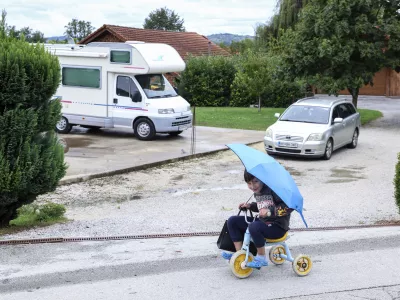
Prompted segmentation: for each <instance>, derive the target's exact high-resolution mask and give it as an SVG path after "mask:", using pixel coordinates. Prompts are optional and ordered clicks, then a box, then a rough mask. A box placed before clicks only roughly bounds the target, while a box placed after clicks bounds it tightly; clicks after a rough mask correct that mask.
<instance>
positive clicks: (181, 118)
mask: <svg viewBox="0 0 400 300" xmlns="http://www.w3.org/2000/svg"><path fill="white" fill-rule="evenodd" d="M187 118H189V116H185V117H179V118H175V119H177V120H183V119H187Z"/></svg>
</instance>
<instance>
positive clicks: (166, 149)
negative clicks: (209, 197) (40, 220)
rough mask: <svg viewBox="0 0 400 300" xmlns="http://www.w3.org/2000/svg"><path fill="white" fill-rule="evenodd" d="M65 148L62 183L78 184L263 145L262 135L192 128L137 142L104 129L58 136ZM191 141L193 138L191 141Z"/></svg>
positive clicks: (130, 135)
mask: <svg viewBox="0 0 400 300" xmlns="http://www.w3.org/2000/svg"><path fill="white" fill-rule="evenodd" d="M59 136H60V138H62V139H63V141H64V142H65V143H66V144H67V147H66V150H67V152H66V153H65V161H66V163H67V164H68V165H69V168H68V170H67V174H66V176H65V177H64V178H63V180H62V182H74V181H79V179H80V178H85V177H87V176H90V175H93V174H104V173H107V172H115V171H118V170H126V169H131V170H132V169H133V168H135V167H138V166H142V165H148V164H156V163H158V162H160V161H166V160H171V159H180V158H184V157H188V156H190V155H191V154H204V153H207V152H210V151H217V150H221V149H226V146H225V144H227V143H244V144H248V143H254V142H259V141H262V140H263V138H264V132H263V131H254V130H237V129H224V128H208V127H195V132H194V133H193V130H192V129H189V130H186V131H185V132H183V133H182V134H181V135H180V136H178V137H171V136H169V135H157V138H156V139H155V140H153V141H140V140H138V139H136V138H135V137H134V135H133V132H132V130H128V129H103V130H100V131H97V132H93V131H90V130H87V129H81V128H80V127H77V128H74V129H73V131H71V133H69V134H60V135H59ZM193 137H194V138H193Z"/></svg>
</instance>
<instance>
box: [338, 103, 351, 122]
mask: <svg viewBox="0 0 400 300" xmlns="http://www.w3.org/2000/svg"><path fill="white" fill-rule="evenodd" d="M350 115H351V112H350V110H349V108H348V107H347V106H346V104H340V105H339V116H340V118H342V119H346V118H348V117H349V116H350Z"/></svg>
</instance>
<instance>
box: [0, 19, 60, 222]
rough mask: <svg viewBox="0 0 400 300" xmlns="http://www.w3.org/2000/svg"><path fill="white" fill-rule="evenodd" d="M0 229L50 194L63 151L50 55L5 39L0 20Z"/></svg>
mask: <svg viewBox="0 0 400 300" xmlns="http://www.w3.org/2000/svg"><path fill="white" fill-rule="evenodd" d="M0 24H2V25H0V26H1V27H0V29H1V30H0V225H7V224H8V222H9V221H10V220H11V219H12V218H13V217H14V216H16V210H17V209H18V208H19V207H21V206H22V205H24V204H28V203H32V202H33V201H34V200H35V199H36V197H37V196H38V195H40V194H44V193H46V192H49V191H52V190H54V189H55V188H56V186H57V183H58V181H59V180H60V179H61V178H62V177H63V176H64V175H65V171H66V165H65V164H64V151H63V147H62V145H61V144H60V143H59V142H58V138H57V136H56V135H55V133H54V128H55V126H56V123H57V122H58V120H59V119H60V117H61V113H60V112H61V104H60V102H59V101H58V100H55V101H54V100H53V101H51V98H52V96H53V95H54V93H55V92H56V90H57V87H58V85H59V83H60V66H59V62H58V59H57V57H56V56H53V55H52V54H50V53H49V52H48V51H46V50H45V49H44V46H43V45H40V44H37V45H36V46H33V45H30V44H29V43H27V42H26V41H25V40H24V38H23V37H22V39H15V38H14V37H10V36H8V34H7V32H6V29H5V26H4V24H6V23H5V15H4V14H3V18H2V20H1V22H0Z"/></svg>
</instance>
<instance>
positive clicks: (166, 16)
mask: <svg viewBox="0 0 400 300" xmlns="http://www.w3.org/2000/svg"><path fill="white" fill-rule="evenodd" d="M183 22H184V20H183V19H180V17H179V16H178V15H177V14H176V13H175V11H173V10H170V9H168V8H166V7H163V8H159V9H156V10H154V11H152V12H151V13H150V14H149V16H148V17H147V18H146V19H145V20H144V24H143V28H144V29H157V30H166V31H185V27H184V26H183Z"/></svg>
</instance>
